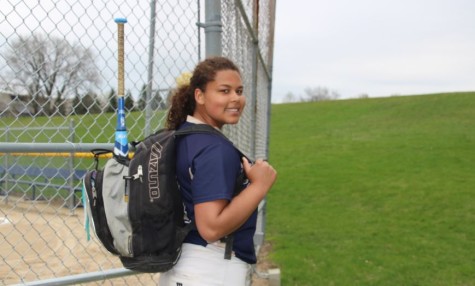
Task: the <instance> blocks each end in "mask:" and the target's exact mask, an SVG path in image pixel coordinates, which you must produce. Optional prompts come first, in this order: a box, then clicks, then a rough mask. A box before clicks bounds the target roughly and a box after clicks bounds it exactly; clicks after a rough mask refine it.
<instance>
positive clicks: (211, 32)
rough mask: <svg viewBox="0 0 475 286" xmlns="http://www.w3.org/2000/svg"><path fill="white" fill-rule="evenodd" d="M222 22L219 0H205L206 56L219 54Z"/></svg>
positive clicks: (220, 53)
mask: <svg viewBox="0 0 475 286" xmlns="http://www.w3.org/2000/svg"><path fill="white" fill-rule="evenodd" d="M222 26H223V24H222V23H221V0H206V1H205V23H204V25H203V27H204V29H205V45H206V46H205V51H206V57H211V56H221V55H222V54H223V51H222V41H221V33H222V31H223V29H222Z"/></svg>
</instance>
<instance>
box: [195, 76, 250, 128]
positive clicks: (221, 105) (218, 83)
mask: <svg viewBox="0 0 475 286" xmlns="http://www.w3.org/2000/svg"><path fill="white" fill-rule="evenodd" d="M242 91H243V87H242V81H241V76H240V75H239V73H238V72H237V71H234V70H222V71H218V72H217V73H216V76H215V79H214V81H211V82H208V84H207V85H206V88H205V90H204V91H203V90H200V89H196V90H195V100H196V109H195V112H194V114H193V116H194V117H196V118H198V119H200V120H201V121H203V122H204V123H207V124H209V125H211V126H214V127H218V128H221V127H223V125H224V124H236V123H238V121H239V118H240V117H241V113H242V111H243V109H244V106H245V105H246V98H245V97H244V96H243V95H242Z"/></svg>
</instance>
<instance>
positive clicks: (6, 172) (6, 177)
mask: <svg viewBox="0 0 475 286" xmlns="http://www.w3.org/2000/svg"><path fill="white" fill-rule="evenodd" d="M9 133H10V127H9V126H7V128H6V130H5V141H6V142H8V141H10V136H9ZM4 156H5V174H4V175H3V178H2V179H4V180H5V181H4V186H5V188H4V189H3V190H2V189H0V195H2V196H5V203H7V204H8V194H9V193H10V190H9V189H8V165H9V163H8V161H9V160H8V159H9V158H8V157H9V156H10V154H8V153H6V154H5V155H4Z"/></svg>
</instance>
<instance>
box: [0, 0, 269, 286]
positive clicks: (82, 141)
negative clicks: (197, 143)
mask: <svg viewBox="0 0 475 286" xmlns="http://www.w3.org/2000/svg"><path fill="white" fill-rule="evenodd" d="M1 5H2V9H0V16H1V17H0V30H1V32H0V284H1V285H4V284H5V285H10V284H29V285H44V284H56V285H65V284H74V283H99V284H134V285H135V284H142V285H146V284H153V283H155V282H156V280H157V277H156V276H155V275H152V274H140V275H130V274H131V273H130V272H128V271H124V269H122V265H121V264H120V261H119V260H118V259H116V258H115V257H113V256H112V255H110V254H108V253H107V252H106V251H104V249H103V248H102V247H101V246H100V245H99V243H98V241H97V240H95V239H93V240H92V241H89V242H88V241H87V240H86V235H85V232H84V230H83V209H82V206H81V198H80V193H78V192H76V191H75V190H77V189H78V188H80V180H79V179H78V176H79V175H78V174H81V171H85V170H88V169H91V168H93V164H94V161H93V159H92V158H91V156H88V154H90V153H89V151H90V150H92V149H97V148H101V149H109V150H111V149H112V147H113V144H112V142H113V141H114V138H113V137H114V132H113V131H114V129H115V123H116V115H115V110H116V99H115V98H116V93H117V86H116V83H117V75H116V73H117V40H116V39H117V37H116V35H117V34H116V33H117V31H116V24H115V22H114V18H116V17H126V18H127V20H128V23H127V24H126V25H125V89H126V114H127V115H126V117H127V119H126V120H127V128H128V131H129V140H140V139H141V138H144V137H145V136H146V135H148V134H150V133H151V132H153V131H155V130H157V129H159V128H160V127H161V126H163V122H164V116H165V114H166V110H167V108H168V97H169V96H170V94H171V93H172V92H173V89H174V88H175V85H176V82H175V81H176V78H177V77H178V76H179V75H180V74H182V73H183V72H190V71H192V69H193V68H194V66H195V65H196V64H197V63H198V62H199V61H200V60H202V59H204V58H205V57H206V56H210V55H224V56H227V57H229V58H231V59H232V60H233V61H235V62H236V63H237V64H238V66H239V67H240V68H241V71H242V75H243V83H244V87H245V90H244V94H245V95H246V98H247V107H246V109H245V112H244V114H243V116H242V118H241V120H240V123H239V124H238V125H236V126H226V127H225V129H224V132H225V133H226V134H227V135H228V136H229V137H230V139H231V140H232V141H233V142H234V143H235V144H236V145H237V146H238V147H239V148H240V149H241V150H243V152H245V153H247V154H249V155H250V156H251V157H254V158H267V156H268V141H269V113H270V98H271V82H272V54H273V33H274V31H273V30H274V14H275V0H221V1H220V0H180V1H171V0H150V1H142V0H132V1H130V0H127V1H126V0H119V1H106V0H99V1H92V0H85V1H68V0H45V1H41V2H40V1H21V0H5V1H2V4H1ZM103 161H105V160H103ZM259 210H260V215H259V219H258V223H259V226H258V230H257V233H256V237H255V242H256V247H259V245H260V244H261V243H262V241H263V239H264V229H265V216H264V213H265V202H263V203H262V204H261V206H260V208H259ZM105 279H107V281H101V282H93V281H98V280H105Z"/></svg>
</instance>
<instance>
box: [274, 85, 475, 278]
mask: <svg viewBox="0 0 475 286" xmlns="http://www.w3.org/2000/svg"><path fill="white" fill-rule="evenodd" d="M270 139H271V142H270V161H271V163H272V164H273V165H274V166H275V168H276V169H277V171H278V180H277V182H276V184H275V185H274V187H273V189H272V191H271V192H270V193H269V195H268V207H267V228H266V232H267V239H268V240H270V241H271V243H272V245H273V254H272V256H271V259H272V260H273V261H274V262H276V263H277V264H278V265H279V266H280V268H281V271H282V282H283V285H475V271H474V269H475V175H474V166H475V92H471V93H451V94H434V95H422V96H406V97H390V98H370V99H355V100H341V101H327V102H316V103H294V104H282V105H273V106H272V117H271V137H270Z"/></svg>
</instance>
